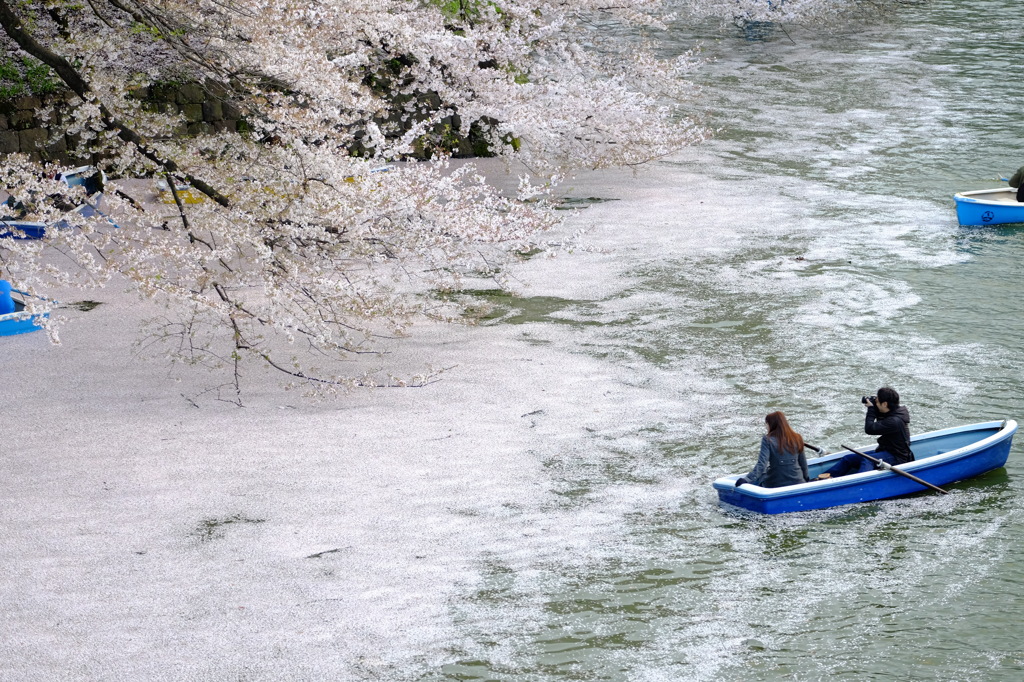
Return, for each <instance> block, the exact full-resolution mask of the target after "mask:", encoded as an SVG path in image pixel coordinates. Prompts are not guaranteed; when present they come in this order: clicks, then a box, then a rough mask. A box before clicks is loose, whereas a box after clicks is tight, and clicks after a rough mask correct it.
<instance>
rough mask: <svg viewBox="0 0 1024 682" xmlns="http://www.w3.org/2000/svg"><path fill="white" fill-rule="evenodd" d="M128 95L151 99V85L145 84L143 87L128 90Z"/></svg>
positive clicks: (135, 97) (140, 98)
mask: <svg viewBox="0 0 1024 682" xmlns="http://www.w3.org/2000/svg"><path fill="white" fill-rule="evenodd" d="M128 95H129V96H130V97H133V98H134V99H139V100H143V99H149V86H148V85H143V86H142V87H138V88H132V89H131V90H129V91H128Z"/></svg>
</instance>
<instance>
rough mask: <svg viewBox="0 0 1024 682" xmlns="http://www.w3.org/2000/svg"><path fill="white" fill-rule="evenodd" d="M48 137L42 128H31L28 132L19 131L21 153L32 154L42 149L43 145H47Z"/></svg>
mask: <svg viewBox="0 0 1024 682" xmlns="http://www.w3.org/2000/svg"><path fill="white" fill-rule="evenodd" d="M47 137H48V135H47V134H46V131H45V130H43V129H42V128H29V129H28V130H19V131H18V141H19V142H20V143H21V151H23V152H25V153H32V152H35V151H36V150H38V149H42V147H43V145H45V144H46V138H47Z"/></svg>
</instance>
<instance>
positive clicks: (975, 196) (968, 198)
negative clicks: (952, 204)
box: [953, 187, 1024, 207]
mask: <svg viewBox="0 0 1024 682" xmlns="http://www.w3.org/2000/svg"><path fill="white" fill-rule="evenodd" d="M1016 192H1017V190H1016V189H1014V188H1012V187H996V188H995V189H972V190H969V191H967V192H956V193H955V194H954V195H953V201H957V202H963V203H966V204H985V205H991V206H1003V207H1014V206H1018V207H1024V203H1021V202H1019V201H1016ZM988 194H1011V195H1013V196H1014V198H1015V199H1014V201H1013V203H1009V202H1006V201H996V200H994V199H983V198H979V197H980V195H988Z"/></svg>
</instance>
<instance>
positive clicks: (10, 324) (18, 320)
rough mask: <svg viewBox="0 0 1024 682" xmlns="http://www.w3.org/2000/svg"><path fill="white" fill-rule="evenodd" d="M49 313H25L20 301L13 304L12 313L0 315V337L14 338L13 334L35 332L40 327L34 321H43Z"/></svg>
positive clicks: (23, 305)
mask: <svg viewBox="0 0 1024 682" xmlns="http://www.w3.org/2000/svg"><path fill="white" fill-rule="evenodd" d="M49 316H50V313H35V314H33V313H30V312H26V310H25V304H24V303H22V302H21V301H15V302H14V312H13V313H7V314H6V315H0V336H14V335H15V334H27V333H29V332H37V331H39V330H40V329H42V327H40V326H39V325H38V324H36V320H44V319H46V318H47V317H49Z"/></svg>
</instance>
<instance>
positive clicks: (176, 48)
mask: <svg viewBox="0 0 1024 682" xmlns="http://www.w3.org/2000/svg"><path fill="white" fill-rule="evenodd" d="M661 12H662V7H661V3H660V2H659V1H658V0H632V1H631V2H630V3H621V4H616V3H607V2H602V1H598V0H564V1H561V2H550V1H542V0H508V1H500V2H485V1H482V0H453V1H450V2H449V1H442V0H419V1H416V0H413V1H405V2H400V1H398V0H307V1H302V0H299V1H298V2H295V1H288V2H286V1H283V0H270V1H267V0H260V1H258V2H257V1H253V0H238V1H235V2H228V3H223V2H215V1H213V0H87V2H85V3H80V2H78V1H77V0H75V1H74V2H72V1H71V0H46V1H45V2H33V1H28V2H18V3H14V2H11V1H10V0H0V25H2V27H3V29H4V32H5V34H6V38H7V44H8V49H9V52H11V53H12V54H17V55H19V56H25V55H27V56H28V57H29V58H30V59H32V60H38V62H41V63H42V64H44V65H46V66H47V67H48V68H49V69H50V70H51V71H52V73H53V74H54V76H55V78H57V79H59V81H60V82H61V83H62V84H63V85H64V86H65V87H66V88H67V90H68V92H69V96H68V97H67V98H66V99H67V104H66V106H65V111H63V112H61V113H60V124H59V125H58V121H57V114H56V113H55V114H54V125H53V126H52V129H51V132H52V134H53V135H65V134H66V135H72V136H74V137H75V139H77V140H79V145H80V148H82V149H84V150H86V151H88V152H91V153H93V154H97V155H99V156H100V157H102V158H103V161H102V163H101V166H102V168H103V170H104V171H105V172H106V174H107V176H109V177H111V178H118V177H139V176H153V177H158V178H164V179H165V180H166V181H167V183H168V187H169V190H170V192H171V194H172V195H173V199H174V205H175V207H176V215H175V217H174V219H173V220H170V221H168V220H167V219H166V216H164V215H162V214H161V213H160V212H159V211H157V212H154V211H153V210H152V209H151V208H147V207H146V206H143V205H140V204H139V203H137V202H132V201H129V200H128V198H127V197H126V196H125V195H121V196H116V195H112V194H111V193H110V192H108V193H107V197H106V198H105V201H106V202H107V204H106V205H107V209H108V211H110V212H112V214H113V215H115V216H116V220H117V223H118V224H119V225H120V227H119V228H114V227H112V225H111V224H110V223H109V222H108V221H106V220H104V219H102V218H90V219H85V218H82V217H81V216H80V215H79V214H77V213H68V212H67V210H66V209H67V207H68V205H69V202H70V203H74V202H78V203H80V202H81V199H82V197H81V196H79V194H80V190H78V189H72V188H68V187H66V186H63V185H62V184H61V183H59V182H58V181H56V180H53V179H50V178H52V177H53V176H54V174H55V171H57V170H59V169H57V168H56V167H54V166H53V165H51V164H47V163H43V162H39V161H32V160H30V159H29V158H27V157H25V156H20V155H11V156H10V157H8V158H7V159H6V160H5V162H4V164H3V165H2V169H0V176H2V178H3V182H4V187H5V188H6V190H7V192H8V193H9V194H10V195H12V196H15V197H19V198H23V197H44V198H45V199H43V200H39V201H35V202H33V204H32V209H33V211H34V214H33V216H32V218H34V219H37V220H41V221H44V222H46V223H49V224H53V223H56V222H58V221H61V220H63V221H65V222H66V223H71V224H72V225H73V227H74V229H72V230H48V231H47V236H46V237H45V238H44V239H43V240H40V241H22V240H12V239H2V240H0V268H2V270H3V271H4V276H5V277H7V278H8V279H11V280H12V281H13V282H14V283H15V285H16V286H17V287H19V288H21V289H24V290H27V291H29V292H32V293H34V294H40V295H45V293H46V292H47V291H48V290H49V289H51V288H53V287H55V286H82V287H90V286H109V285H110V284H111V282H123V281H125V280H127V281H128V282H129V283H130V285H131V286H132V287H134V288H135V289H136V290H137V291H138V292H140V293H141V294H143V295H145V296H149V297H153V298H155V299H157V300H159V301H161V302H163V303H165V304H166V311H167V313H166V315H165V316H164V317H162V318H160V319H159V320H154V321H153V322H152V324H151V325H150V326H149V327H148V334H149V336H148V337H147V338H148V339H150V340H160V341H162V342H163V344H164V345H163V346H162V347H163V348H165V349H166V352H167V353H168V354H169V356H170V357H171V358H172V359H173V360H176V361H183V362H188V363H192V364H197V365H200V366H204V367H205V366H210V367H216V368H221V369H224V370H225V371H226V372H227V375H228V377H229V379H228V381H227V385H229V386H230V387H232V388H233V389H235V390H237V389H240V387H241V378H242V376H243V373H244V371H245V369H246V367H249V366H254V365H264V366H270V367H273V368H275V369H277V370H280V371H281V372H282V373H284V374H285V375H286V376H287V377H288V378H289V380H290V381H291V383H292V385H296V386H301V387H303V388H305V389H312V390H326V391H331V390H335V389H337V388H339V387H342V386H349V385H353V384H360V383H362V384H366V383H371V384H372V383H379V382H380V379H374V378H368V377H365V376H359V375H358V374H357V375H355V376H353V372H352V371H351V370H349V369H347V365H346V359H348V358H350V357H351V354H354V353H365V352H374V351H376V350H377V349H378V348H379V343H378V342H379V341H380V340H381V339H385V338H392V337H397V336H401V335H403V334H405V333H407V332H408V330H409V328H410V325H412V324H414V323H415V322H416V320H418V319H423V318H430V319H441V320H459V319H462V315H461V313H462V303H461V301H462V299H460V297H459V295H458V292H459V291H460V290H462V289H463V288H464V287H465V286H466V281H467V278H469V279H471V280H475V279H480V278H489V279H493V280H495V281H497V282H498V283H499V285H504V284H505V281H504V280H503V276H504V273H505V272H506V268H507V267H508V265H509V263H510V262H511V261H514V260H515V259H516V258H517V257H519V256H520V255H521V254H524V253H527V252H529V251H531V250H532V249H534V248H536V246H537V244H538V240H539V239H540V238H541V235H542V234H543V233H544V231H545V230H547V229H549V228H550V227H552V226H553V225H554V224H556V223H557V218H556V215H557V214H555V213H554V212H553V210H552V206H551V205H550V204H549V203H548V202H546V201H545V200H544V196H545V192H546V190H548V189H549V188H550V187H551V186H552V185H553V184H554V183H555V182H557V180H558V178H559V177H560V176H562V175H563V174H565V173H570V172H572V171H574V170H575V169H580V168H599V167H603V166H610V165H621V164H639V163H643V162H645V161H647V160H650V159H653V158H657V157H659V156H662V155H665V154H667V153H669V152H671V151H673V150H675V149H678V148H680V147H681V146H684V145H687V144H691V143H694V142H696V141H699V140H701V139H703V137H704V136H705V134H706V132H705V130H704V129H703V128H702V127H700V126H699V125H698V124H697V123H696V122H695V121H694V120H693V118H692V117H691V116H688V115H687V112H686V111H685V108H686V107H688V106H691V105H690V104H688V103H689V102H691V101H692V92H691V91H690V89H689V86H688V85H687V79H686V74H687V73H688V72H689V71H691V70H692V69H693V68H695V67H696V66H697V65H698V62H699V60H698V59H697V58H696V57H695V56H694V55H692V54H687V55H684V56H682V57H679V58H676V59H671V60H659V59H656V58H654V57H653V56H652V54H651V51H650V50H648V49H646V48H645V46H644V45H643V42H642V40H639V39H637V38H636V36H639V35H641V34H642V32H637V31H633V32H632V33H630V34H629V35H630V36H632V37H631V39H630V40H628V41H622V40H617V39H611V37H610V36H612V34H613V33H615V32H616V31H618V32H619V33H621V29H622V27H644V26H654V27H657V26H659V25H660V23H659V21H660V20H659V16H660V13H661ZM181 81H189V82H195V83H202V84H205V86H206V87H208V88H209V89H210V92H211V96H216V97H218V98H220V99H221V100H223V101H225V102H227V103H229V104H230V106H232V107H235V108H236V109H237V111H239V112H240V114H241V115H242V116H243V117H244V121H245V124H246V125H245V127H244V130H242V131H241V132H234V131H233V132H222V133H220V134H200V135H193V136H181V135H175V134H174V133H175V132H180V131H181V129H182V126H183V122H182V120H181V117H180V116H179V115H177V114H173V113H161V112H158V111H152V110H151V107H147V106H146V104H145V102H144V101H142V100H141V99H140V98H139V97H138V96H136V95H135V94H133V93H138V92H139V89H140V88H144V87H145V86H149V85H153V84H160V83H167V82H181ZM681 105H682V106H681ZM446 122H447V123H446ZM474 125H475V126H476V128H475V129H473V126H474ZM445 126H447V127H448V128H450V129H451V132H452V134H460V135H462V136H465V135H468V134H469V133H470V131H471V129H473V130H475V133H476V135H477V136H478V137H481V138H482V139H483V140H484V141H485V142H486V144H487V146H488V148H489V150H490V152H491V153H493V154H496V155H498V156H502V157H504V158H506V159H509V160H510V161H511V160H514V161H517V162H520V163H522V164H523V165H524V166H523V167H526V168H528V169H530V171H531V172H530V173H529V174H524V176H523V177H522V178H521V181H520V185H519V188H518V192H511V193H510V192H505V193H502V192H499V191H498V190H497V189H496V188H494V187H492V186H490V185H488V184H487V183H486V182H485V181H484V179H483V178H482V177H481V176H480V174H479V173H478V172H477V171H476V170H475V169H474V167H473V166H472V165H464V166H460V167H457V168H456V167H453V166H451V165H450V163H449V160H448V158H447V156H446V154H445V153H444V150H443V145H440V144H439V143H438V140H437V138H438V137H439V135H441V136H443V134H444V130H445V129H446V128H445ZM439 130H441V131H442V132H441V133H439V132H438V131H439ZM432 146H434V147H437V149H435V150H434V153H433V154H432V157H433V158H432V159H431V160H429V161H422V160H421V161H418V162H408V161H407V159H409V158H410V154H411V153H412V152H413V151H415V150H419V151H420V152H421V153H420V156H421V157H422V156H423V153H422V152H423V150H424V149H425V148H426V149H427V151H428V152H429V151H431V148H432ZM385 165H388V167H389V168H390V170H389V171H388V172H373V171H375V170H378V169H379V168H380V167H381V166H385ZM186 184H187V186H189V188H190V191H191V192H192V193H193V194H195V195H199V196H201V197H202V198H203V199H204V200H203V201H201V202H196V203H187V202H185V201H182V193H181V190H182V189H183V188H184V187H185V186H186ZM41 305H42V304H37V307H39V306H41ZM59 322H60V320H59V319H58V318H56V317H55V318H54V319H52V320H51V322H50V323H49V324H48V327H49V331H50V333H51V337H52V338H53V339H54V340H57V325H58V324H59ZM424 380H425V379H424V378H423V377H420V378H413V379H410V381H413V382H415V381H421V382H422V381H424ZM384 381H385V383H386V382H387V381H388V380H387V379H385V380H384Z"/></svg>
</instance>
